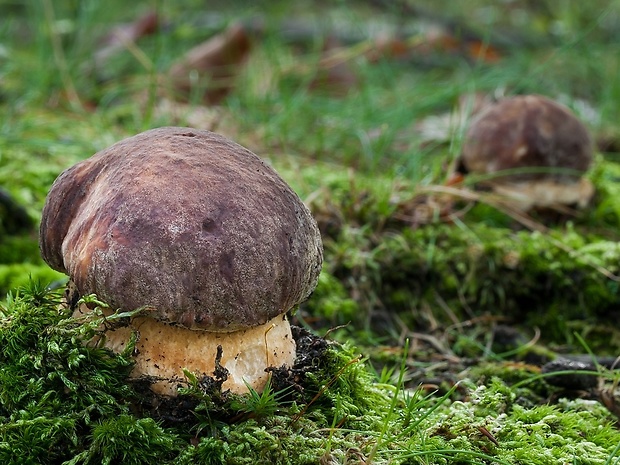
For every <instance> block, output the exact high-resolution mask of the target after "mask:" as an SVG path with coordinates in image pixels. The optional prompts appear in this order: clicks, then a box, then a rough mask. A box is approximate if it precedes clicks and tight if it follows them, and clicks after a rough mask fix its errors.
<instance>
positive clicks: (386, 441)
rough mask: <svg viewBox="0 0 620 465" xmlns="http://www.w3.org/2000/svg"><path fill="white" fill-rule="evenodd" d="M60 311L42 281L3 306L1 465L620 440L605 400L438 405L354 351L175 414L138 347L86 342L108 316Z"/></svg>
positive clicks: (493, 449) (305, 458)
mask: <svg viewBox="0 0 620 465" xmlns="http://www.w3.org/2000/svg"><path fill="white" fill-rule="evenodd" d="M91 300H92V299H91ZM92 302H93V303H96V300H92ZM58 304H59V296H58V295H57V294H53V293H49V291H47V290H45V289H42V288H39V287H37V286H32V285H31V286H30V287H28V288H26V289H22V290H21V291H20V292H19V293H17V294H15V295H10V296H9V299H8V300H7V302H6V304H5V305H4V306H3V307H2V317H1V319H0V383H1V385H2V390H0V461H1V463H6V464H21V463H41V464H57V463H66V464H75V465H77V464H95V463H97V464H99V463H103V464H112V463H121V462H122V463H128V464H150V463H155V462H157V463H161V464H162V465H165V464H194V463H198V464H239V465H245V464H255V463H273V464H277V465H280V464H282V465H286V464H291V465H299V464H316V463H324V462H327V463H350V462H356V461H357V462H364V461H366V462H369V463H370V462H372V463H392V464H412V463H434V464H435V463H446V464H447V463H458V462H463V463H471V461H472V460H478V462H480V461H482V463H485V462H488V463H520V462H523V463H550V462H549V460H552V461H553V463H563V462H569V463H583V464H586V463H592V464H598V463H601V464H602V463H605V458H606V457H609V456H611V455H610V454H612V451H613V448H614V447H616V445H617V444H618V443H619V442H620V432H618V430H617V429H615V428H614V427H613V425H612V422H613V418H612V416H611V414H610V413H609V412H607V411H606V410H605V409H604V407H602V406H601V405H599V404H593V403H591V402H586V401H581V402H580V401H572V402H568V401H566V402H561V403H559V404H558V405H557V406H548V405H535V402H536V401H537V400H538V399H539V398H538V396H536V395H532V393H531V391H528V390H527V389H521V390H520V391H519V393H517V392H514V391H513V390H512V389H511V388H510V387H508V386H507V385H506V384H505V383H503V382H501V381H499V380H498V379H497V378H489V377H488V376H486V377H485V376H483V377H481V378H480V380H481V382H482V383H483V384H481V385H474V384H473V383H471V382H470V381H465V382H463V383H461V384H462V386H461V387H460V393H459V394H458V397H457V394H456V392H455V389H456V387H455V388H453V389H452V390H450V391H448V392H447V393H446V394H445V395H443V396H437V395H434V394H430V395H426V394H425V393H424V391H422V390H407V389H404V387H403V386H404V385H405V383H404V376H399V377H398V381H397V382H396V383H393V382H390V381H386V380H383V382H382V383H378V382H377V380H376V378H375V377H374V376H373V375H371V374H370V372H369V371H368V370H367V368H366V365H365V364H364V362H363V360H362V358H361V357H360V356H359V355H358V354H357V353H356V351H355V350H354V349H352V348H350V347H347V346H341V345H338V344H330V345H329V346H327V347H326V348H325V342H324V341H323V347H324V348H323V349H322V350H321V351H319V352H317V353H316V357H311V358H310V359H308V360H306V361H305V362H304V363H305V366H306V370H305V372H303V373H302V372H299V371H297V372H296V371H293V375H294V376H293V378H292V379H293V382H292V383H291V384H290V385H288V386H286V387H284V388H281V387H279V388H278V390H277V391H276V390H275V388H272V387H270V388H268V389H266V390H265V391H264V392H263V393H261V394H258V393H255V392H252V393H251V394H249V395H246V396H238V395H231V394H229V393H226V392H224V393H222V392H219V393H217V392H215V391H217V389H216V390H215V391H214V390H213V387H214V386H215V387H216V388H217V385H213V384H210V385H208V384H204V383H202V381H201V379H200V378H199V377H198V376H195V375H191V376H190V378H189V381H190V382H189V387H188V388H187V389H186V390H185V394H184V395H183V396H180V398H178V399H176V400H175V401H174V405H173V407H174V408H172V409H166V408H164V403H163V402H162V399H159V400H158V401H157V399H155V400H156V401H157V402H156V403H154V404H153V403H149V402H151V401H153V400H154V399H153V398H151V399H147V398H145V396H144V395H141V394H139V392H141V391H140V390H139V389H140V386H139V384H132V383H130V382H129V381H128V379H127V375H128V373H129V371H130V370H131V360H130V358H129V355H128V354H129V352H130V351H131V345H130V349H128V352H127V353H122V354H112V353H110V352H108V351H106V350H104V349H100V348H97V347H92V346H88V345H85V344H84V341H87V340H91V338H92V337H93V335H94V334H96V332H97V331H98V330H97V328H99V327H100V324H101V323H102V320H101V319H99V320H97V319H94V320H93V321H90V322H88V321H86V322H82V324H78V322H77V321H76V320H74V319H73V318H72V317H71V316H70V315H68V314H67V313H66V312H63V311H59V310H58V309H59V305H58ZM93 314H94V315H96V314H97V312H96V311H95V312H94V313H93ZM123 315H124V314H118V315H116V314H115V316H113V317H118V318H122V317H123ZM109 318H111V317H108V320H109ZM404 366H405V364H404V363H401V373H403V374H404V372H403V371H402V370H403V368H404ZM488 373H489V376H490V374H491V373H492V372H491V371H489V372H488ZM523 377H527V373H525V372H523V373H521V374H520V376H519V379H521V378H523ZM273 379H274V380H275V379H276V372H274V375H273ZM205 386H210V389H205ZM524 399H525V400H524ZM181 410H183V412H181ZM484 431H487V432H488V433H489V434H490V435H491V437H492V438H493V439H490V438H489V436H488V435H487V434H485V433H484ZM545 460H546V461H545Z"/></svg>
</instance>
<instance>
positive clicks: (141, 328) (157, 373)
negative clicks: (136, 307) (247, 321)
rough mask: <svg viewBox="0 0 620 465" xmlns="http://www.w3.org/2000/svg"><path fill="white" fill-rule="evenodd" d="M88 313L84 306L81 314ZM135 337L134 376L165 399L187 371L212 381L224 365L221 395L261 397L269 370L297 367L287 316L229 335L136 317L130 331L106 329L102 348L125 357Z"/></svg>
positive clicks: (128, 329)
mask: <svg viewBox="0 0 620 465" xmlns="http://www.w3.org/2000/svg"><path fill="white" fill-rule="evenodd" d="M87 311H90V310H88V309H86V308H84V307H82V308H81V309H80V310H77V312H87ZM132 332H135V333H136V335H137V340H136V343H135V349H134V360H135V366H134V368H133V370H132V372H131V374H130V377H131V378H134V379H139V378H147V379H150V380H154V381H153V382H152V384H151V386H150V387H151V390H152V391H153V392H155V393H156V394H159V395H164V396H176V395H177V390H178V387H179V386H183V385H184V384H186V379H185V375H184V372H183V370H184V369H186V370H189V371H190V372H192V373H196V374H198V375H201V376H202V375H207V376H212V375H213V374H214V372H215V371H216V368H217V365H218V363H219V365H221V367H223V368H225V369H226V370H227V371H228V377H227V379H226V381H224V383H223V384H222V390H230V391H231V392H233V393H236V394H245V393H247V392H248V385H249V386H251V387H252V388H253V389H254V390H256V391H258V392H261V391H262V390H263V388H264V387H265V384H266V383H267V379H268V377H269V373H268V372H267V371H266V369H267V368H270V367H281V366H287V367H292V366H293V364H294V363H295V357H296V345H295V340H294V339H293V336H292V334H291V326H290V324H289V322H288V319H287V318H286V315H278V316H277V317H275V318H272V319H271V320H269V321H267V322H266V323H265V324H263V325H260V326H257V327H254V328H250V329H246V330H239V331H234V332H229V333H215V332H210V331H197V330H191V329H186V328H183V327H179V326H171V325H168V324H166V323H163V322H159V321H156V320H154V319H152V318H149V317H142V316H136V317H133V318H132V319H131V321H130V322H129V324H128V325H127V326H123V327H120V328H112V329H109V330H106V331H105V334H104V336H102V337H104V341H103V345H104V346H105V347H107V348H108V349H110V350H112V351H113V352H116V353H121V352H122V351H123V350H125V348H126V346H127V344H128V343H129V341H130V339H131V333H132ZM218 347H221V358H219V357H218ZM246 383H247V384H246Z"/></svg>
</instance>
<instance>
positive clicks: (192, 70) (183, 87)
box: [168, 23, 252, 104]
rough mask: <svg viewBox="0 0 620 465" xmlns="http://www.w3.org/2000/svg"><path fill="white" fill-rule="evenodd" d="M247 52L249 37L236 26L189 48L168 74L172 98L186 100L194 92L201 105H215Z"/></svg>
mask: <svg viewBox="0 0 620 465" xmlns="http://www.w3.org/2000/svg"><path fill="white" fill-rule="evenodd" d="M251 49H252V40H251V38H250V34H249V32H248V30H247V28H246V27H245V26H244V25H243V24H240V23H235V24H232V25H231V26H229V27H228V28H227V29H226V30H225V31H223V32H222V33H220V34H217V35H216V36H213V37H211V38H210V39H209V40H207V41H205V42H203V43H202V44H200V45H198V46H196V47H194V48H192V49H191V50H189V51H188V52H187V53H186V54H185V55H184V56H183V57H182V58H181V59H180V60H179V61H177V62H176V63H175V64H174V65H173V66H172V68H171V69H170V71H169V73H168V77H169V82H170V86H171V88H172V90H173V93H174V94H175V95H174V96H175V97H176V98H179V99H181V100H189V99H190V97H191V96H192V93H194V92H198V93H199V96H200V98H201V100H202V101H203V102H204V103H205V104H217V103H219V102H220V101H222V100H223V99H224V98H225V97H226V96H227V95H228V94H229V93H230V91H231V90H232V89H233V87H234V81H235V78H236V77H237V75H238V73H239V68H240V67H241V65H243V63H244V62H245V61H246V59H247V57H248V55H249V53H250V50H251Z"/></svg>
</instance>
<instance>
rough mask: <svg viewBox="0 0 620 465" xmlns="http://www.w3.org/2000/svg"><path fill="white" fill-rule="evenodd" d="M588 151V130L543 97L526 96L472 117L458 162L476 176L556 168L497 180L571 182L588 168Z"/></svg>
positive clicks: (590, 151)
mask: <svg viewBox="0 0 620 465" xmlns="http://www.w3.org/2000/svg"><path fill="white" fill-rule="evenodd" d="M592 151H593V147H592V140H591V138H590V135H589V133H588V130H587V129H586V127H585V126H584V125H583V123H582V122H581V121H579V119H577V118H576V117H575V115H573V114H572V113H571V112H570V110H569V109H568V108H566V107H564V106H563V105H560V104H558V103H556V102H554V101H553V100H550V99H548V98H546V97H543V96H539V95H525V96H517V97H512V98H506V99H503V100H501V101H499V102H497V103H496V104H494V105H491V106H490V107H489V108H487V109H486V110H484V111H482V112H481V113H480V114H479V115H478V116H477V117H476V118H475V119H474V121H473V122H472V124H471V126H470V128H469V130H468V131H467V133H466V136H465V141H464V144H463V149H462V153H461V159H460V164H461V166H462V167H463V168H464V171H467V172H471V173H479V174H490V173H496V172H499V171H504V170H510V169H515V168H532V167H534V168H535V167H548V168H558V170H550V171H548V172H543V173H541V172H539V173H523V174H514V175H510V176H505V177H502V178H501V179H502V180H504V179H506V180H510V181H518V180H531V179H554V180H557V181H574V180H575V179H576V178H578V177H579V175H580V174H581V173H582V172H585V171H586V170H587V169H588V168H589V166H590V164H591V162H592ZM571 171H572V172H571Z"/></svg>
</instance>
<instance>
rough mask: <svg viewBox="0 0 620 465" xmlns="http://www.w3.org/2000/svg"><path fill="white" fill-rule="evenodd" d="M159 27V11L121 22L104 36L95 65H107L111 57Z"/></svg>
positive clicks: (96, 54)
mask: <svg viewBox="0 0 620 465" xmlns="http://www.w3.org/2000/svg"><path fill="white" fill-rule="evenodd" d="M158 29H159V17H158V16H157V13H155V12H153V11H150V12H148V13H146V14H145V15H143V16H141V17H140V18H138V19H136V20H135V21H133V22H131V23H127V24H119V25H118V26H116V27H114V28H112V30H111V31H110V32H109V33H108V34H107V35H106V36H105V37H104V38H103V40H102V41H101V46H100V48H99V49H97V51H96V52H95V54H94V62H95V67H96V68H98V69H101V68H103V67H105V65H106V64H107V62H108V60H109V59H110V57H112V56H113V55H115V54H116V53H118V52H120V51H121V50H124V49H126V48H127V46H128V45H129V44H133V43H135V42H137V41H138V40H139V39H141V38H142V37H144V36H147V35H150V34H154V33H155V32H157V30H158Z"/></svg>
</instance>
